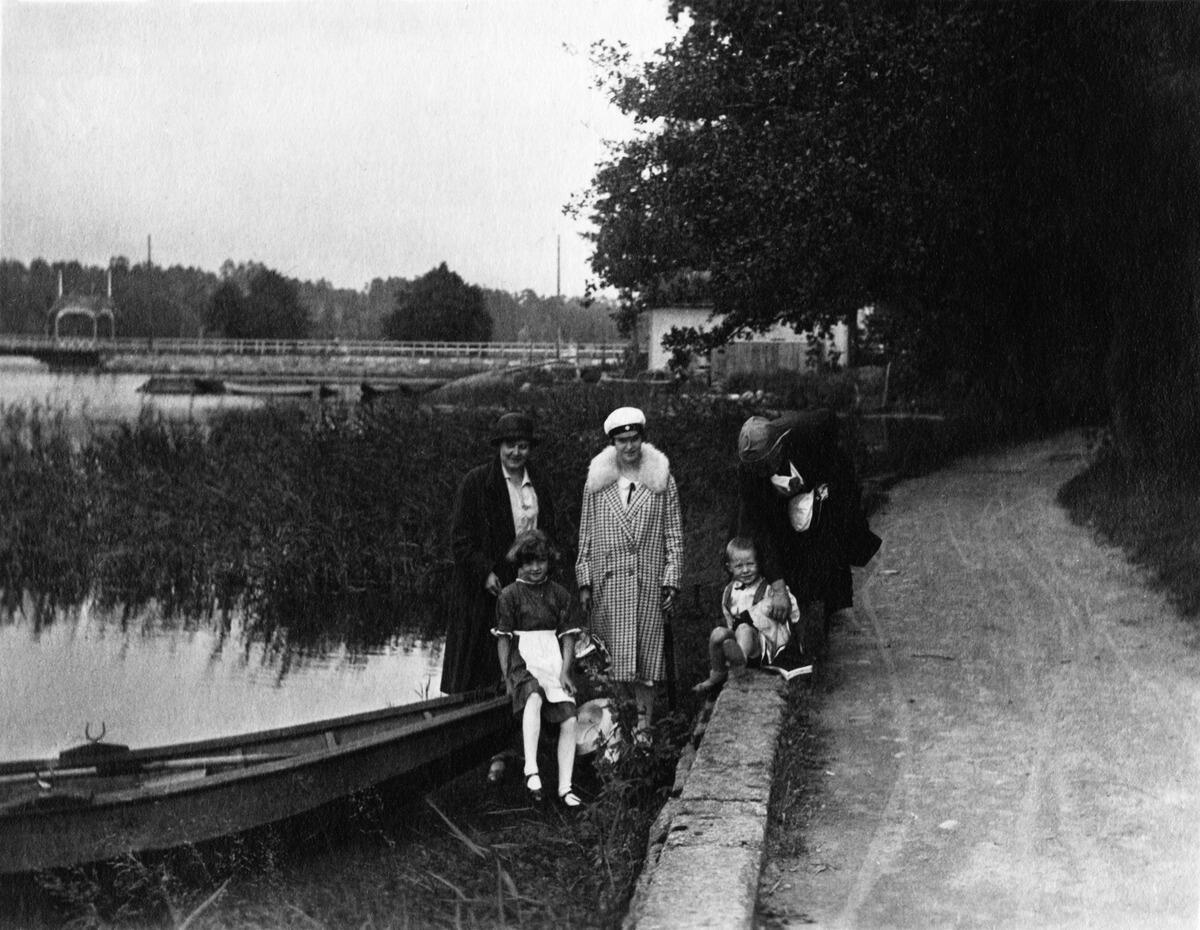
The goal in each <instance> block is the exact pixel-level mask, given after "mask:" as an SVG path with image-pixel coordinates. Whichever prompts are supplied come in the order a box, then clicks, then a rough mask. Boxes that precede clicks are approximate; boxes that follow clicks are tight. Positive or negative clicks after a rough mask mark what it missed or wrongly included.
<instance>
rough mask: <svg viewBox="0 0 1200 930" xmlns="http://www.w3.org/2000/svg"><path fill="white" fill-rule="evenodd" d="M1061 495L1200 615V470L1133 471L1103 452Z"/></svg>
mask: <svg viewBox="0 0 1200 930" xmlns="http://www.w3.org/2000/svg"><path fill="white" fill-rule="evenodd" d="M1059 501H1060V502H1061V503H1062V505H1063V506H1064V507H1066V508H1067V511H1068V512H1069V513H1070V514H1071V518H1072V519H1073V520H1074V521H1075V522H1076V523H1079V524H1081V525H1083V526H1087V527H1090V528H1091V529H1092V530H1093V531H1094V532H1095V533H1096V534H1097V535H1098V536H1099V537H1100V538H1101V539H1102V540H1104V541H1105V542H1108V543H1110V544H1112V545H1115V546H1119V547H1120V548H1121V549H1122V550H1123V551H1124V552H1125V554H1126V556H1127V557H1128V558H1129V559H1130V561H1132V562H1133V563H1134V564H1136V565H1140V566H1142V567H1144V568H1145V569H1146V570H1147V572H1148V573H1149V575H1150V577H1151V578H1153V579H1154V580H1155V582H1156V583H1157V584H1158V585H1159V586H1160V587H1161V588H1162V589H1163V590H1164V591H1165V592H1166V593H1167V595H1168V596H1169V597H1170V599H1171V601H1172V602H1173V603H1174V604H1175V606H1176V607H1178V608H1179V610H1180V612H1181V613H1183V615H1184V616H1185V617H1188V618H1190V619H1192V620H1195V618H1196V617H1197V616H1198V615H1200V476H1197V475H1186V474H1183V475H1181V474H1172V473H1170V472H1167V471H1165V470H1164V471H1160V472H1153V471H1144V470H1138V471H1134V470H1131V469H1128V468H1125V467H1124V466H1123V465H1122V464H1121V463H1120V462H1119V461H1117V460H1116V458H1115V457H1114V456H1112V455H1107V454H1101V455H1100V456H1098V457H1097V459H1096V461H1095V463H1094V464H1093V465H1092V466H1091V467H1090V468H1088V469H1087V470H1086V471H1084V472H1083V473H1082V474H1080V475H1078V476H1076V477H1075V478H1073V479H1072V480H1071V481H1069V482H1068V483H1067V484H1066V485H1065V486H1064V487H1063V488H1062V490H1061V491H1060V492H1059Z"/></svg>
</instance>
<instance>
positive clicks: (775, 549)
mask: <svg viewBox="0 0 1200 930" xmlns="http://www.w3.org/2000/svg"><path fill="white" fill-rule="evenodd" d="M789 420H790V422H791V429H790V432H788V433H787V435H786V436H784V437H783V439H782V440H781V443H782V451H783V460H782V462H781V466H780V473H781V474H787V473H788V464H789V462H790V463H791V464H792V465H794V466H795V467H796V470H797V471H798V472H799V473H800V475H801V476H802V478H803V481H804V490H805V491H807V490H809V489H812V488H816V487H819V486H820V485H827V486H828V496H827V497H826V498H825V499H824V500H822V501H820V502H819V503H818V504H817V505H816V507H815V509H814V514H813V521H812V524H811V526H810V527H809V529H808V530H806V531H805V532H802V533H801V532H796V531H795V530H794V529H792V525H791V523H790V522H789V520H788V512H787V501H786V499H785V498H783V497H781V496H780V495H779V493H778V492H777V491H776V490H775V488H774V487H772V485H771V480H770V477H769V476H763V475H756V474H754V473H753V472H751V471H750V470H748V469H746V468H744V467H743V468H739V470H738V515H737V526H736V532H737V534H738V535H739V536H749V537H751V538H753V539H754V541H755V543H756V545H757V547H758V558H759V569H760V570H761V571H762V573H763V575H764V576H765V577H766V578H767V579H768V580H775V579H777V578H782V579H783V580H784V581H785V582H786V583H787V586H788V587H789V588H791V590H792V593H794V594H795V595H796V600H797V601H799V603H800V605H801V607H803V606H804V605H807V604H811V603H812V602H814V601H820V602H822V603H823V604H824V609H825V612H826V613H832V612H833V611H836V610H840V609H841V608H843V607H850V606H852V605H853V603H854V593H853V582H852V578H851V573H850V565H851V564H852V562H853V563H854V564H859V563H858V559H859V558H860V557H861V556H860V555H858V554H857V553H859V552H860V551H861V548H862V547H863V546H864V545H867V546H869V542H868V540H869V539H870V538H873V537H872V534H871V533H870V530H869V528H868V527H867V521H866V517H865V516H864V515H863V512H862V505H861V491H860V489H859V485H858V477H857V475H856V474H855V469H854V463H853V461H852V460H851V459H850V457H849V456H848V455H847V454H846V453H845V451H844V450H843V449H842V448H841V446H840V445H839V443H838V440H837V418H836V417H835V416H834V415H833V414H832V413H831V412H829V411H814V412H811V413H803V414H798V415H792V416H791V417H790V418H789ZM877 544H878V543H877V540H876V545H877ZM872 551H873V550H872Z"/></svg>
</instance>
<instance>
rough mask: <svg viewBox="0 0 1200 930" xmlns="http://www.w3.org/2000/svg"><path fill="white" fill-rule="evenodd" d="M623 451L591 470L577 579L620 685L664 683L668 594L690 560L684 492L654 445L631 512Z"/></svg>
mask: <svg viewBox="0 0 1200 930" xmlns="http://www.w3.org/2000/svg"><path fill="white" fill-rule="evenodd" d="M618 477H619V470H618V465H617V454H616V449H615V448H614V447H612V446H609V447H608V448H607V449H605V450H604V451H603V452H601V453H600V454H599V455H597V456H596V457H595V458H594V459H592V462H591V465H590V466H588V476H587V481H586V483H585V484H584V488H583V508H582V511H581V513H580V516H579V557H578V559H577V560H576V563H575V578H576V580H577V581H578V583H579V585H580V587H584V586H590V587H591V589H592V623H591V626H592V630H593V632H595V633H597V634H598V635H599V636H600V637H601V639H603V640H604V642H605V644H606V645H607V646H608V650H609V653H610V654H611V658H612V666H611V669H610V672H611V675H612V677H613V679H614V680H615V681H661V680H663V678H665V677H666V675H665V671H666V663H665V662H664V660H663V616H662V588H663V586H664V585H669V586H671V587H673V588H678V587H679V583H680V564H681V562H682V561H683V524H682V520H681V519H680V516H679V492H678V491H677V490H676V488H675V479H674V478H672V477H671V470H670V463H669V462H668V461H667V457H666V456H665V455H663V454H662V453H661V452H659V451H658V449H656V448H654V446H652V445H650V444H649V443H644V444H643V445H642V463H641V470H640V473H639V474H638V476H637V477H636V478H635V479H634V480H635V481H636V482H637V487H636V488H635V489H634V492H633V501H632V503H631V504H630V506H629V507H628V509H627V508H626V507H625V504H624V502H623V501H622V500H621V495H620V490H619V488H618V485H617V479H618Z"/></svg>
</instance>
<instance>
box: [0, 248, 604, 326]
mask: <svg viewBox="0 0 1200 930" xmlns="http://www.w3.org/2000/svg"><path fill="white" fill-rule="evenodd" d="M110 269H111V271H112V278H113V301H114V303H115V304H116V308H117V321H116V333H117V336H127V337H137V338H141V337H154V338H169V337H191V338H195V337H199V336H202V335H208V336H220V335H228V336H239V337H241V338H254V335H251V334H257V335H261V336H262V337H263V338H285V339H290V338H301V337H300V336H299V335H297V333H299V332H300V331H301V329H302V321H301V320H300V318H299V315H298V314H297V307H298V309H299V311H301V312H302V313H303V316H304V320H306V321H307V328H305V329H304V332H305V334H306V335H307V336H309V337H311V338H316V339H343V340H347V341H357V340H375V339H383V338H386V336H385V321H386V320H387V319H388V317H389V316H391V315H392V314H393V313H394V312H395V310H396V300H397V294H399V293H400V292H402V291H406V290H407V289H409V288H410V287H411V286H412V284H413V282H412V281H409V280H407V279H405V278H401V277H388V278H374V279H373V280H372V281H371V282H370V283H369V284H368V285H367V286H366V287H364V288H363V289H362V290H354V289H352V288H338V287H334V286H333V285H331V284H330V283H329V282H328V281H325V280H323V279H322V280H318V281H316V282H312V281H297V280H295V279H291V278H287V277H286V276H283V275H280V274H279V273H278V272H275V271H273V270H272V269H269V268H267V267H266V266H265V265H262V264H261V263H258V262H241V263H235V262H233V261H226V262H224V263H223V264H222V266H221V268H220V271H219V272H217V273H214V272H211V271H205V270H202V269H199V268H192V267H186V268H185V267H182V266H178V265H175V266H170V267H161V266H157V265H149V266H148V265H146V264H145V263H142V264H138V265H133V264H131V263H130V262H129V260H128V259H127V258H125V257H123V256H118V257H115V258H114V259H113V260H112V262H111V263H110V265H109V267H108V268H105V267H98V266H89V265H83V264H81V263H80V262H78V261H53V262H50V261H46V260H45V259H42V258H37V259H34V260H33V261H32V262H31V263H30V264H29V265H28V266H26V265H25V264H23V263H22V262H20V261H17V260H14V259H0V332H4V333H25V334H31V335H44V334H46V333H47V332H48V329H47V326H48V320H49V318H48V313H49V310H50V308H51V306H52V305H53V304H54V302H55V300H56V299H57V297H58V275H59V272H60V271H61V272H62V280H63V289H64V292H65V293H67V294H79V295H101V294H104V293H106V289H107V286H108V280H107V279H108V272H109V270H110ZM447 271H449V269H447ZM449 273H450V274H454V273H453V272H449ZM261 275H267V277H265V278H263V279H262V281H261V282H260V286H259V288H258V289H257V290H256V289H255V288H254V287H253V286H252V285H253V282H254V281H255V279H256V278H258V277H259V276H261ZM460 280H461V279H460ZM267 282H270V286H269V287H268V286H267ZM464 286H473V285H466V284H465V282H464ZM291 288H294V289H295V298H296V305H292V303H291V295H290V289H291ZM479 290H480V292H481V294H482V297H483V303H484V311H485V312H486V314H487V315H488V316H489V317H490V318H491V320H492V330H491V339H493V340H498V341H502V342H516V341H526V340H533V341H539V342H544V341H554V340H556V339H563V340H565V341H578V342H614V341H616V340H617V339H618V338H619V336H618V334H617V327H616V324H615V323H614V321H613V319H612V313H613V312H614V311H615V309H616V307H615V305H614V304H613V303H611V302H609V301H606V300H603V299H601V300H591V299H587V300H585V299H582V298H578V297H571V298H560V297H541V296H539V295H538V294H537V293H535V292H534V291H532V290H530V289H528V288H527V289H525V290H523V291H520V292H515V293H509V292H507V291H502V290H493V289H486V288H479ZM252 292H254V293H255V294H256V295H257V298H256V299H258V300H259V304H258V306H257V307H256V306H255V303H254V301H252V300H251V294H252ZM271 307H274V310H272V309H270V308H271ZM247 313H249V314H251V317H258V316H260V315H266V317H267V318H268V321H269V326H264V325H260V323H255V322H253V321H252V319H251V317H247V316H245V315H246V314H247Z"/></svg>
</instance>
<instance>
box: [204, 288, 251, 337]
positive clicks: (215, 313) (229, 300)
mask: <svg viewBox="0 0 1200 930" xmlns="http://www.w3.org/2000/svg"><path fill="white" fill-rule="evenodd" d="M245 314H246V301H245V298H244V297H243V296H242V291H241V289H240V288H239V287H238V286H237V285H236V284H234V283H233V282H232V281H229V280H226V281H224V282H222V284H221V286H220V287H218V288H217V289H216V290H215V291H214V292H213V295H212V297H211V298H209V302H208V312H207V313H206V315H205V329H206V330H207V332H208V334H209V335H211V336H228V335H229V333H230V332H236V331H237V329H238V327H239V326H240V325H241V320H242V318H243V317H244V316H245Z"/></svg>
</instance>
